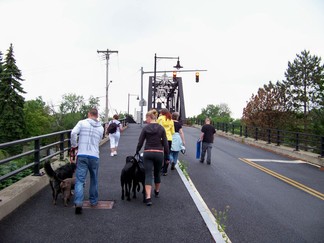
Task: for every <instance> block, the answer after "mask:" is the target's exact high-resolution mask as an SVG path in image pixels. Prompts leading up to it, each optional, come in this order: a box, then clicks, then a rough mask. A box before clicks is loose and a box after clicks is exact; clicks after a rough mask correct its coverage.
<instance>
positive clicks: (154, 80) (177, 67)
mask: <svg viewBox="0 0 324 243" xmlns="http://www.w3.org/2000/svg"><path fill="white" fill-rule="evenodd" d="M156 59H178V60H177V65H175V66H173V67H174V68H176V69H178V70H179V69H180V68H183V67H182V66H181V65H180V60H179V57H158V56H156V53H155V55H154V78H153V108H154V109H155V108H156V107H155V105H156V104H155V103H156Z"/></svg>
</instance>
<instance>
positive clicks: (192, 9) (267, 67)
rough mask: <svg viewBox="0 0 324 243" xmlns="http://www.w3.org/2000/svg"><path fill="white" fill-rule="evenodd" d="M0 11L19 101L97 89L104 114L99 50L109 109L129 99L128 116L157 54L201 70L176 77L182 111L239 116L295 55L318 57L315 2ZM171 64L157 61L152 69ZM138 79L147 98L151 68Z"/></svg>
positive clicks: (102, 1) (66, 3)
mask: <svg viewBox="0 0 324 243" xmlns="http://www.w3.org/2000/svg"><path fill="white" fill-rule="evenodd" d="M0 19H1V22H2V24H1V28H0V51H1V52H2V53H3V55H5V54H6V52H7V50H8V48H9V46H10V43H12V44H13V48H14V53H15V58H16V64H17V66H18V67H19V69H20V70H21V72H22V78H23V79H24V80H25V81H23V82H22V86H23V88H24V90H25V91H26V92H27V93H26V94H24V95H23V96H24V97H25V99H26V100H32V99H36V98H37V97H39V96H41V97H42V98H43V100H44V101H45V102H46V103H48V104H53V105H54V106H57V105H59V104H60V102H61V101H62V96H63V95H66V94H76V95H81V96H83V97H84V99H85V100H87V99H89V98H90V96H93V97H99V98H100V107H99V111H100V113H101V114H104V111H105V102H106V60H105V58H104V57H103V55H102V54H98V53H97V51H98V50H107V49H108V50H112V51H118V53H112V54H111V55H110V59H109V71H108V79H109V81H110V80H111V81H112V83H110V85H109V91H108V100H109V110H110V112H109V116H112V115H113V114H115V113H119V112H127V110H128V104H129V110H130V113H131V114H133V115H135V110H140V106H139V101H138V100H137V99H136V98H137V95H139V96H140V94H141V72H140V69H141V67H143V70H144V72H150V71H153V70H154V54H155V53H156V54H157V56H158V57H179V58H180V63H181V65H182V66H183V67H184V68H183V69H186V70H188V69H190V70H191V69H205V70H207V71H206V72H200V82H199V83H196V82H195V73H194V72H193V73H189V72H188V73H181V74H180V75H178V76H181V77H182V80H183V86H184V100H185V109H186V116H187V117H191V116H197V115H199V114H200V113H201V110H202V109H203V108H206V107H207V105H209V104H212V105H220V104H227V105H228V107H229V109H230V110H231V112H232V114H231V116H232V117H233V118H241V117H242V112H243V108H244V107H245V106H246V103H247V102H248V101H249V99H250V98H251V96H252V94H256V93H257V91H258V89H259V88H261V87H263V85H265V84H268V83H269V81H272V82H277V81H281V80H283V79H284V78H285V77H284V73H285V71H286V69H287V67H288V62H289V61H291V62H292V61H293V60H294V59H295V58H296V55H297V54H300V53H301V52H302V51H303V50H307V51H310V54H311V55H316V56H318V57H321V58H322V63H323V62H324V44H323V43H324V1H322V0H271V1H270V0H269V1H262V0H245V1H240V0H232V1H225V0H222V1H221V0H199V1H197V0H195V1H194V0H177V1H176V0H122V1H116V0H55V1H49V0H28V1H24V0H0ZM175 64H176V60H167V59H157V70H158V71H165V70H172V69H173V68H172V67H173V66H174V65H175ZM170 76H171V74H170ZM143 78H144V79H143V90H144V99H145V100H146V101H147V93H148V79H149V74H144V76H143ZM128 94H130V96H129V95H128ZM128 97H130V99H129V102H128ZM146 110H147V107H144V113H145V112H146Z"/></svg>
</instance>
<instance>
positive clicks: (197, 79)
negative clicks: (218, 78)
mask: <svg viewBox="0 0 324 243" xmlns="http://www.w3.org/2000/svg"><path fill="white" fill-rule="evenodd" d="M196 83H199V72H196Z"/></svg>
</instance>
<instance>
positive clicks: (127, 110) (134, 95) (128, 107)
mask: <svg viewBox="0 0 324 243" xmlns="http://www.w3.org/2000/svg"><path fill="white" fill-rule="evenodd" d="M130 96H137V98H136V99H137V100H139V96H138V95H137V94H130V93H128V106H127V114H128V115H129V97H130Z"/></svg>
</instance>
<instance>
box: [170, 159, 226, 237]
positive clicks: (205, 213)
mask: <svg viewBox="0 0 324 243" xmlns="http://www.w3.org/2000/svg"><path fill="white" fill-rule="evenodd" d="M175 168H176V169H177V171H178V174H179V175H180V178H181V179H182V182H183V183H184V184H185V186H186V188H187V190H188V192H189V194H190V196H191V198H192V199H193V201H194V203H195V204H196V207H197V208H198V211H199V213H200V214H201V217H202V218H203V220H204V221H205V223H206V225H207V227H208V230H209V231H210V233H211V235H212V237H213V239H214V240H215V242H217V243H219V242H231V241H230V239H229V238H228V237H227V235H226V233H225V232H220V231H219V230H218V224H217V223H216V219H215V217H214V215H213V214H212V213H211V211H210V210H209V208H208V206H207V204H206V203H205V201H204V200H203V199H202V197H201V196H200V194H199V192H198V191H197V189H196V187H195V185H194V184H193V182H192V181H191V180H190V178H189V177H188V179H187V178H186V177H185V175H184V174H183V172H182V170H181V169H180V168H179V166H178V163H177V164H176V166H175ZM223 235H224V237H223ZM224 238H227V241H226V240H225V239H224Z"/></svg>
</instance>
